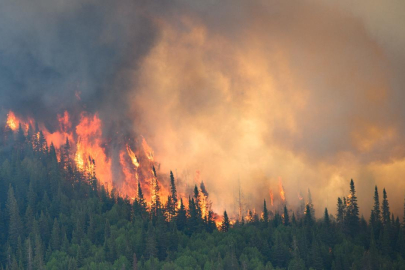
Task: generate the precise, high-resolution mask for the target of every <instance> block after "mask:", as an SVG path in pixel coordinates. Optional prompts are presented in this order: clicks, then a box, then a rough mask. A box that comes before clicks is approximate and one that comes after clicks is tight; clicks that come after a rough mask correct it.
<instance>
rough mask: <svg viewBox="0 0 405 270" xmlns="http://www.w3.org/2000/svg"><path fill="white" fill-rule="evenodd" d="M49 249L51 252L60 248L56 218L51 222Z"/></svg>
mask: <svg viewBox="0 0 405 270" xmlns="http://www.w3.org/2000/svg"><path fill="white" fill-rule="evenodd" d="M51 248H52V250H58V249H59V248H60V230H59V223H58V221H57V219H56V218H55V220H54V222H53V227H52V234H51Z"/></svg>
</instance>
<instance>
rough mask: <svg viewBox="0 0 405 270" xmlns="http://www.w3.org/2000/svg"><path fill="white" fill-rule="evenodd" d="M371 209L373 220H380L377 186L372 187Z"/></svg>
mask: <svg viewBox="0 0 405 270" xmlns="http://www.w3.org/2000/svg"><path fill="white" fill-rule="evenodd" d="M372 211H373V212H374V218H375V221H377V222H378V221H381V211H380V199H379V196H378V189H377V186H375V189H374V206H373V210H372Z"/></svg>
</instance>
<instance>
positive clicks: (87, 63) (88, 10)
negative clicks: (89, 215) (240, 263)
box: [0, 0, 405, 216]
mask: <svg viewBox="0 0 405 270" xmlns="http://www.w3.org/2000/svg"><path fill="white" fill-rule="evenodd" d="M403 14H405V2H403V1H399V0H398V1H372V2H370V1H365V0H361V1H359V0H358V1H349V0H344V1H338V2H337V1H327V0H312V1H297V0H285V1H265V0H262V1H260V0H255V1H242V0H232V1H230V0H224V1H191V0H183V1H180V0H179V1H172V2H171V4H168V3H166V1H155V2H154V4H150V3H148V4H146V3H145V1H129V0H124V1H112V0H107V1H103V2H99V1H95V0H84V1H78V0H74V1H63V0H59V1H51V0H38V1H28V0H3V1H2V2H1V3H0V36H1V37H2V38H1V39H0V109H1V110H2V111H3V115H4V113H5V112H6V111H8V110H9V109H13V110H15V111H16V113H17V114H20V115H32V116H35V117H37V118H38V117H39V118H42V119H43V121H46V122H47V123H49V124H48V125H49V128H52V126H53V125H54V123H53V121H56V119H54V118H53V117H52V115H55V114H56V113H60V112H63V111H64V110H69V111H70V112H71V113H72V114H73V115H74V114H75V113H76V114H77V115H79V113H80V112H81V111H82V110H87V111H91V112H95V111H98V112H99V113H100V117H101V118H102V120H103V121H104V123H105V127H104V134H106V136H112V134H113V133H114V132H113V130H115V129H117V128H118V129H120V130H122V132H125V133H128V132H133V133H134V134H141V135H143V136H144V137H145V138H146V139H147V140H148V141H149V143H150V144H151V146H152V147H153V148H154V150H155V155H156V158H157V160H159V162H160V163H161V171H162V172H163V173H165V172H166V173H167V172H168V171H169V170H170V169H171V170H176V171H177V175H178V176H179V177H180V176H182V177H183V178H186V179H188V181H190V182H191V183H194V177H195V172H196V171H197V170H198V171H199V172H200V173H201V179H202V180H203V181H204V182H205V183H206V186H207V188H208V190H209V191H210V196H211V199H212V200H213V202H214V209H215V210H217V211H222V210H223V209H224V208H227V209H231V210H233V209H234V207H235V201H234V195H235V190H237V188H238V179H239V181H240V185H241V188H242V190H243V193H244V199H245V200H244V202H245V203H246V204H247V205H250V206H251V207H254V206H257V207H259V205H261V201H262V199H263V198H265V199H267V200H268V199H269V189H270V188H272V189H273V191H274V193H277V190H278V183H279V179H280V178H281V180H282V183H283V185H284V188H285V191H286V196H287V201H288V203H289V204H291V205H294V204H295V203H297V202H298V193H299V192H301V193H302V194H306V191H307V189H308V188H310V189H311V192H312V197H313V200H314V204H315V207H316V209H317V213H318V214H320V213H321V212H322V211H323V208H324V207H326V206H328V207H329V209H330V211H331V212H334V211H335V208H336V207H335V205H336V198H337V196H343V195H347V193H348V188H349V181H350V178H353V179H354V181H355V184H356V188H357V190H358V198H359V203H360V210H361V211H362V213H364V215H365V216H368V215H369V209H370V206H371V203H372V195H373V190H374V185H378V187H379V189H380V191H382V188H383V187H385V188H386V189H387V193H388V197H389V199H390V204H391V208H392V209H393V210H394V211H395V213H397V214H400V215H402V209H403V203H404V196H405V106H404V105H403V103H404V100H405V89H404V87H405V77H404V76H403V74H405V73H404V72H405V28H404V25H405V17H404V16H403ZM75 93H80V96H81V100H80V101H78V100H77V98H75ZM187 175H188V176H187Z"/></svg>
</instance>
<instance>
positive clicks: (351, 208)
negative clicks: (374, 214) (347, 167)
mask: <svg viewBox="0 0 405 270" xmlns="http://www.w3.org/2000/svg"><path fill="white" fill-rule="evenodd" d="M359 221H360V218H359V207H358V205H357V197H356V189H355V187H354V182H353V179H352V180H351V181H350V193H349V196H348V197H347V209H346V217H345V223H346V224H345V225H346V230H347V231H348V232H349V233H350V234H351V235H352V236H354V235H355V234H356V233H357V232H358V230H359Z"/></svg>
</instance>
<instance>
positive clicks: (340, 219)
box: [336, 197, 345, 226]
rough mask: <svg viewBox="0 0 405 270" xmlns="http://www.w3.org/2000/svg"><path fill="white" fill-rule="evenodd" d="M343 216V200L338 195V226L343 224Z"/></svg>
mask: <svg viewBox="0 0 405 270" xmlns="http://www.w3.org/2000/svg"><path fill="white" fill-rule="evenodd" d="M344 216H345V211H344V206H343V201H342V199H341V198H340V197H339V198H338V202H337V214H336V221H337V223H338V224H339V225H340V226H343V222H344Z"/></svg>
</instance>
